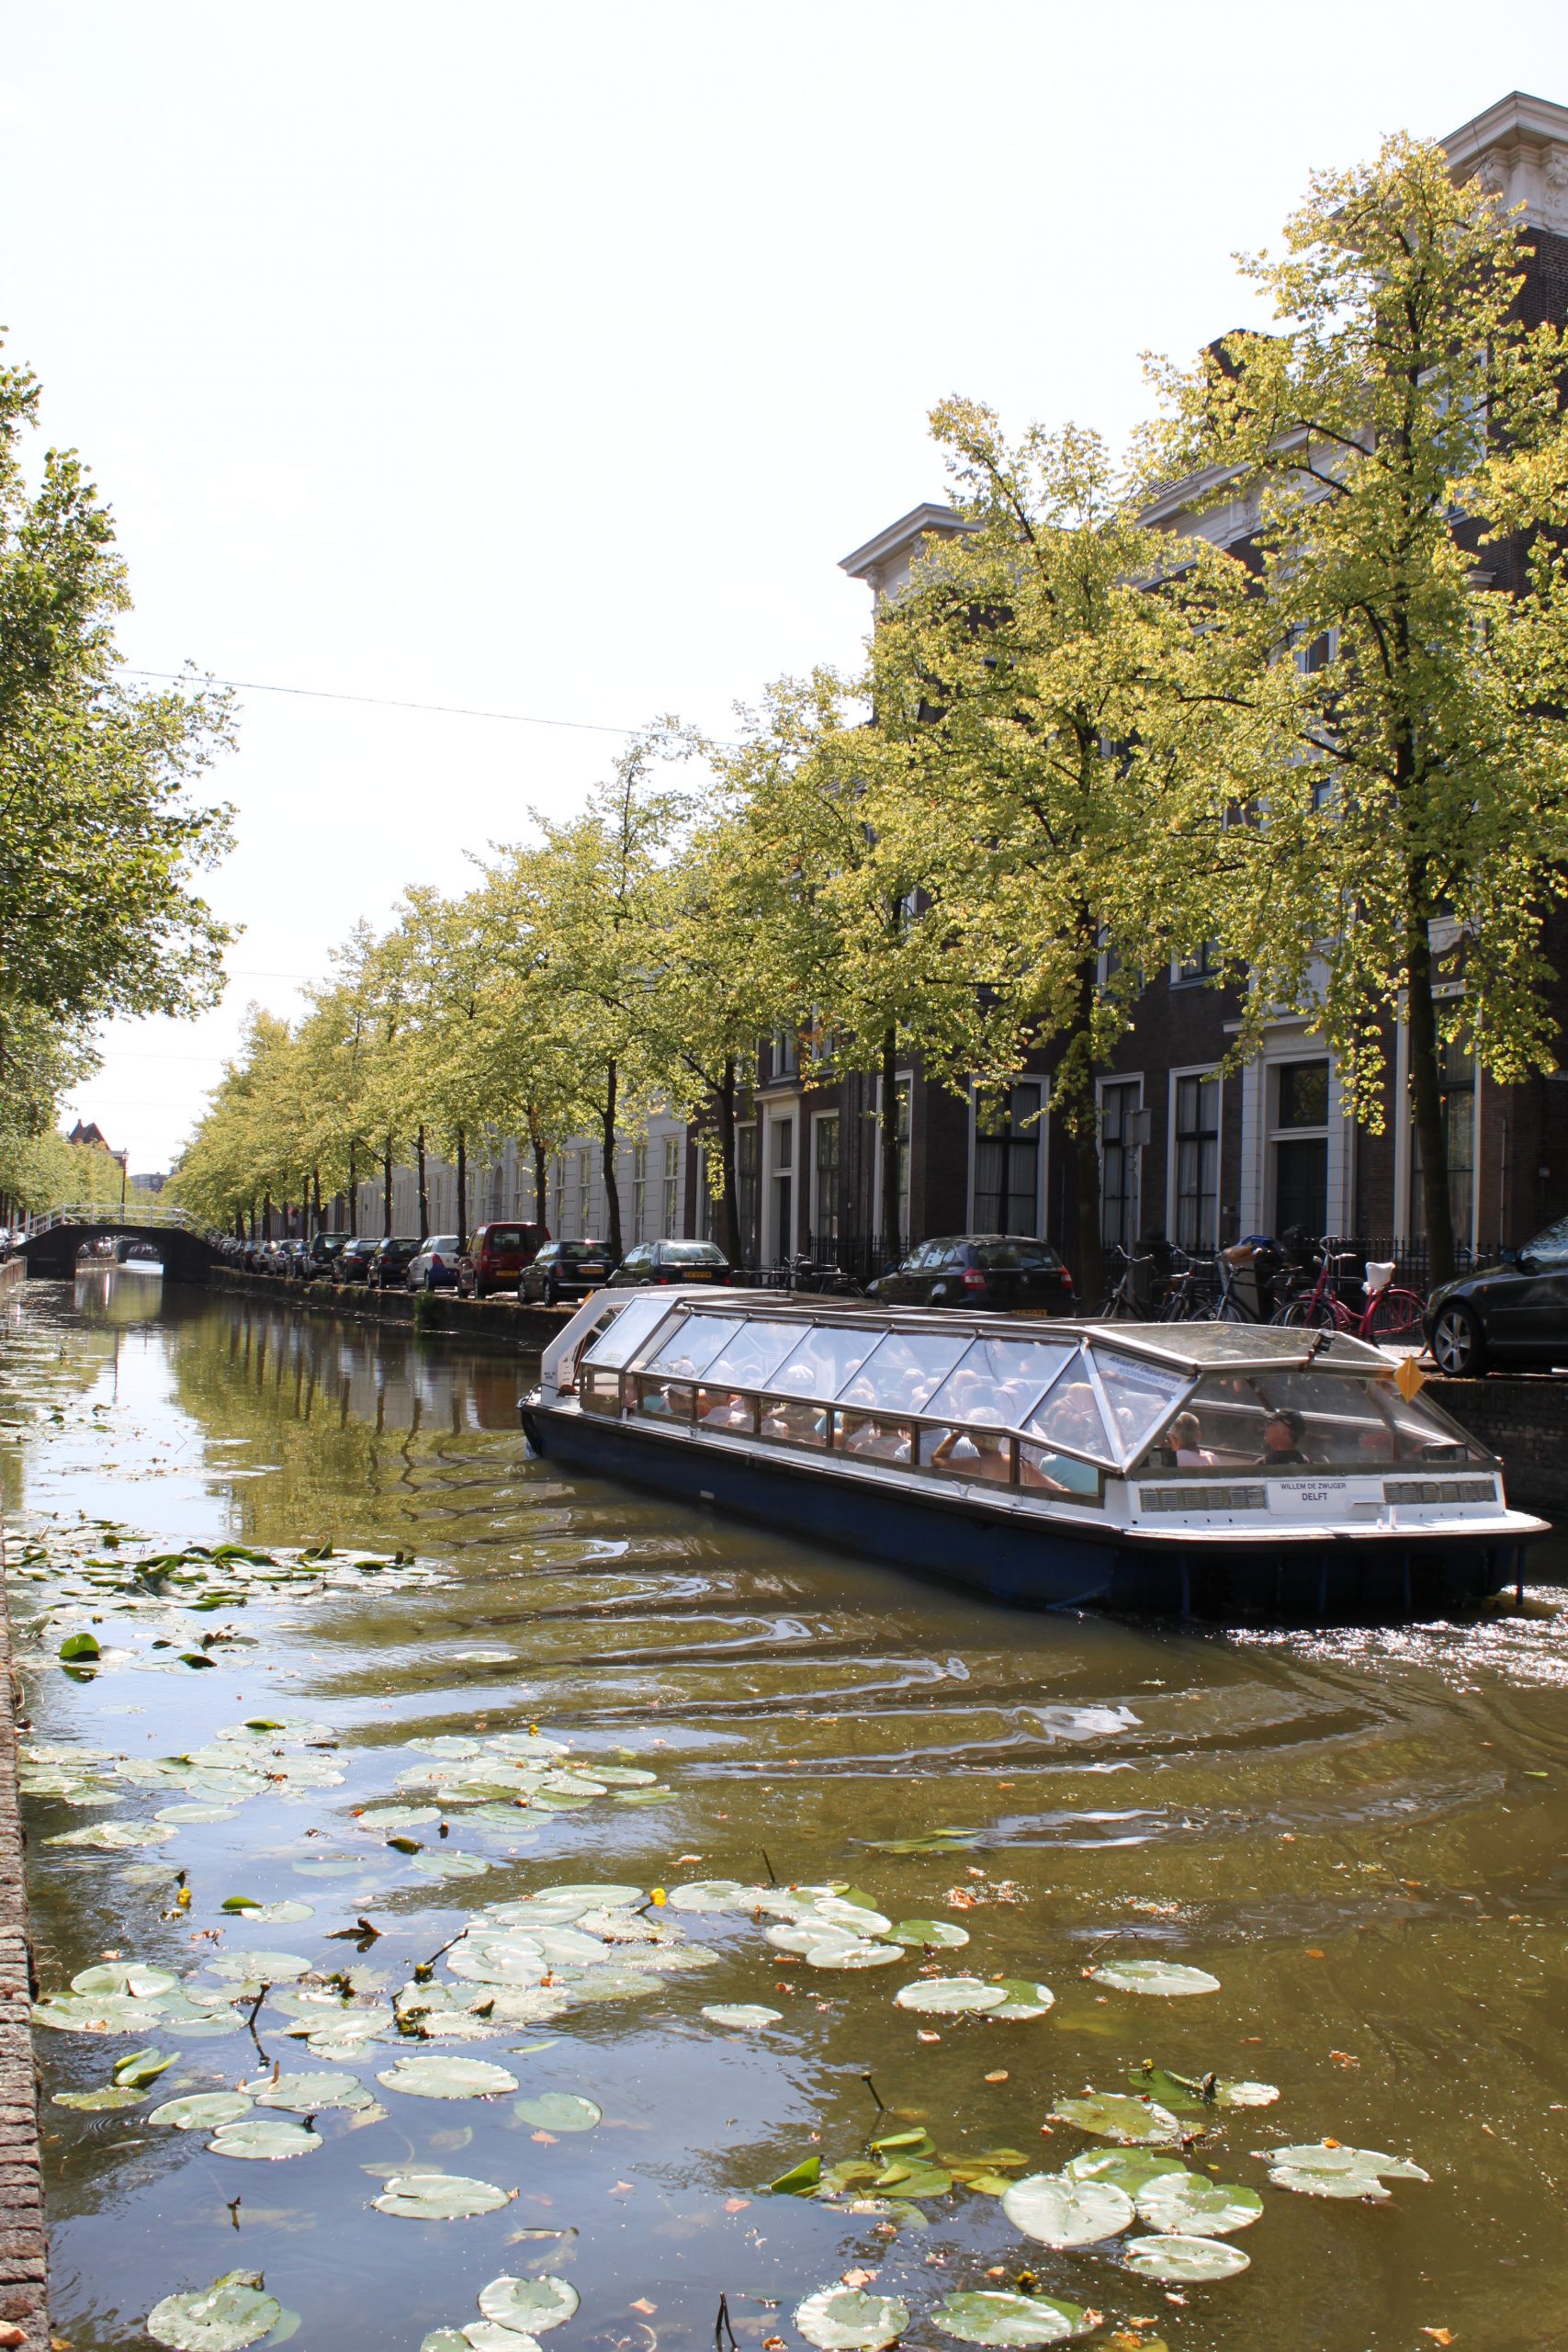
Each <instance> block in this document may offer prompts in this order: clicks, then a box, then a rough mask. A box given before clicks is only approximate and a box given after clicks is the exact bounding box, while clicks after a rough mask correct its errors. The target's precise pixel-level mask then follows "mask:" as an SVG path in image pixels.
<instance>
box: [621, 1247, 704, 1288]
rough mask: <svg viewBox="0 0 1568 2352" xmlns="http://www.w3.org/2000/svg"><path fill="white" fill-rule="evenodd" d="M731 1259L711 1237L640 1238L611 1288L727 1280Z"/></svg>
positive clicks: (628, 1253)
mask: <svg viewBox="0 0 1568 2352" xmlns="http://www.w3.org/2000/svg"><path fill="white" fill-rule="evenodd" d="M729 1274H730V1265H729V1261H728V1258H727V1257H726V1256H725V1254H724V1252H723V1250H720V1249H719V1248H718V1246H717V1245H716V1243H715V1242H712V1241H639V1242H637V1245H636V1247H635V1248H633V1249H630V1250H627V1251H626V1256H625V1257H624V1258H623V1259H622V1260H621V1262H620V1264H619V1265H618V1266H617V1267H616V1268H615V1272H614V1273H613V1274H612V1275H611V1277H610V1288H611V1289H612V1290H627V1289H630V1288H632V1287H634V1286H635V1285H636V1284H637V1283H724V1282H728V1280H729Z"/></svg>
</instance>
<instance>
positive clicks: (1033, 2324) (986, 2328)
mask: <svg viewBox="0 0 1568 2352" xmlns="http://www.w3.org/2000/svg"><path fill="white" fill-rule="evenodd" d="M931 2324H932V2325H933V2326H936V2327H940V2328H941V2330H942V2334H943V2335H955V2336H957V2338H958V2340H959V2342H960V2343H961V2344H1011V2345H1021V2346H1024V2347H1025V2352H1032V2347H1034V2346H1039V2345H1043V2344H1066V2342H1067V2341H1068V2339H1069V2338H1070V2337H1072V2336H1075V2335H1082V2334H1083V2332H1084V2312H1083V2308H1082V2306H1081V2305H1080V2304H1077V2303H1059V2302H1056V2301H1054V2300H1053V2299H1052V2298H1051V2297H1050V2296H1048V2295H1015V2294H1010V2293H1008V2292H1004V2291H1002V2290H998V2291H996V2292H994V2293H993V2292H992V2291H991V2290H988V2289H983V2290H980V2291H978V2292H977V2293H973V2294H960V2295H949V2296H948V2297H947V2299H946V2301H944V2302H941V2303H939V2304H938V2305H937V2307H936V2309H935V2311H934V2312H932V2313H931Z"/></svg>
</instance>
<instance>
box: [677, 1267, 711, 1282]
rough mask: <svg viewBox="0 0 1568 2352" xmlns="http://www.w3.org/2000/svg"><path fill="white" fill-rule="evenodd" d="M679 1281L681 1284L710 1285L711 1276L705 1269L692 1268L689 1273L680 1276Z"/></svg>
mask: <svg viewBox="0 0 1568 2352" xmlns="http://www.w3.org/2000/svg"><path fill="white" fill-rule="evenodd" d="M681 1280H682V1282H683V1283H711V1282H712V1280H713V1276H712V1274H711V1273H710V1272H708V1271H707V1269H706V1267H704V1266H698V1267H695V1268H694V1269H693V1271H692V1272H691V1273H689V1274H682V1277H681Z"/></svg>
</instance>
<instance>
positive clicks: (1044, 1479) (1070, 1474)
mask: <svg viewBox="0 0 1568 2352" xmlns="http://www.w3.org/2000/svg"><path fill="white" fill-rule="evenodd" d="M1089 1401H1090V1403H1091V1404H1092V1403H1093V1401H1094V1400H1093V1398H1092V1397H1091V1398H1090V1400H1089ZM1096 1418H1097V1419H1098V1410H1097V1414H1096ZM1074 1442H1075V1443H1076V1442H1077V1440H1076V1438H1075V1440H1074ZM1018 1483H1019V1485H1020V1487H1024V1488H1026V1489H1027V1490H1028V1491H1029V1492H1030V1493H1032V1494H1046V1495H1056V1496H1058V1497H1060V1498H1061V1499H1062V1500H1063V1501H1064V1502H1070V1503H1099V1502H1103V1501H1104V1499H1105V1474H1104V1472H1103V1471H1101V1470H1097V1469H1096V1468H1095V1466H1094V1464H1093V1463H1092V1462H1078V1461H1077V1460H1075V1458H1074V1456H1073V1455H1072V1454H1070V1453H1055V1451H1054V1450H1053V1449H1052V1448H1051V1447H1050V1446H1048V1445H1029V1444H1027V1443H1021V1445H1020V1446H1019V1449H1018Z"/></svg>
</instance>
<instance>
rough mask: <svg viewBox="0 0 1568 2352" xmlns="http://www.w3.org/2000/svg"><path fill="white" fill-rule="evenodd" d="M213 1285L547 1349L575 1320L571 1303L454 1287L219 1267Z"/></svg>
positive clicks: (314, 1310) (319, 1310)
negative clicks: (298, 1278)
mask: <svg viewBox="0 0 1568 2352" xmlns="http://www.w3.org/2000/svg"><path fill="white" fill-rule="evenodd" d="M211 1287H212V1288H213V1289H214V1290H217V1291H225V1292H229V1293H231V1294H237V1295H240V1296H242V1297H249V1298H266V1299H270V1300H271V1301H272V1302H273V1304H274V1305H275V1306H289V1307H293V1308H294V1309H296V1310H297V1311H298V1312H299V1313H300V1314H302V1315H333V1316H344V1315H348V1316H354V1317H358V1318H359V1319H360V1320H361V1321H367V1322H372V1323H397V1324H401V1325H402V1326H404V1327H405V1329H406V1328H409V1327H411V1326H412V1329H414V1330H416V1331H426V1332H432V1333H439V1334H440V1335H441V1336H442V1337H443V1338H444V1339H455V1340H469V1341H472V1340H500V1341H502V1343H509V1344H510V1345H512V1346H513V1347H516V1348H542V1347H545V1346H546V1345H547V1343H548V1342H549V1341H550V1340H553V1339H554V1337H555V1335H556V1333H557V1332H558V1331H559V1330H561V1329H563V1328H564V1326H565V1325H566V1324H567V1323H568V1322H570V1319H571V1316H572V1313H573V1312H574V1310H573V1309H572V1308H571V1307H569V1306H533V1305H529V1304H525V1302H523V1301H521V1300H519V1299H515V1298H459V1297H458V1295H457V1292H456V1291H454V1290H433V1291H408V1290H372V1289H370V1287H369V1286H368V1284H367V1283H295V1282H288V1281H286V1280H285V1279H284V1278H283V1277H282V1276H281V1275H278V1274H250V1273H242V1272H240V1271H239V1270H238V1269H237V1268H235V1267H231V1266H214V1268H213V1270H212V1275H211Z"/></svg>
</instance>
